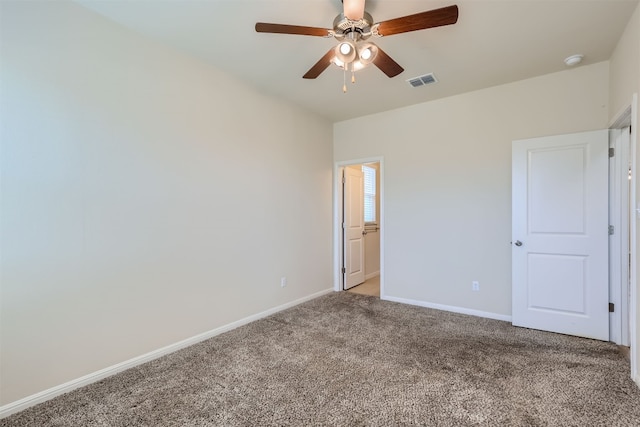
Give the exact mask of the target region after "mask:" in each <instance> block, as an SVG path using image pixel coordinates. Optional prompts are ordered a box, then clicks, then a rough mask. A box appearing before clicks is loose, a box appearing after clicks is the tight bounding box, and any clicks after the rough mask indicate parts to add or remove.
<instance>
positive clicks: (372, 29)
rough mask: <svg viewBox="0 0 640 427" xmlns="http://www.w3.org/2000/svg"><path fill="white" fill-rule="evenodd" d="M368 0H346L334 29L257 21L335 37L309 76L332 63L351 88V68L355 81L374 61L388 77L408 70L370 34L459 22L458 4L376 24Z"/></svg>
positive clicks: (281, 30) (273, 28)
mask: <svg viewBox="0 0 640 427" xmlns="http://www.w3.org/2000/svg"><path fill="white" fill-rule="evenodd" d="M364 9H365V0H343V12H342V13H341V14H339V15H338V16H336V18H335V19H334V20H333V29H324V28H317V27H304V26H298V25H286V24H270V23H264V22H258V23H256V27H255V28H256V31H257V32H259V33H277V34H295V35H307V36H320V37H327V38H331V37H333V38H335V39H336V40H338V45H337V46H335V47H333V48H331V49H330V50H329V51H328V52H327V53H326V54H325V55H324V56H323V57H322V58H320V60H319V61H318V62H317V63H316V64H315V65H314V66H313V67H311V68H310V69H309V71H307V72H306V74H305V75H304V76H302V77H303V78H305V79H315V78H317V77H318V76H319V75H320V74H321V73H322V72H323V71H324V70H326V69H327V67H329V65H331V64H334V65H336V66H337V67H339V68H342V69H343V72H344V80H345V83H344V85H343V88H342V89H343V92H346V91H347V86H346V73H347V71H351V75H352V77H351V81H352V82H354V83H355V74H354V73H355V71H357V70H360V69H362V68H365V67H366V66H368V65H370V64H374V65H375V66H376V67H378V68H379V69H380V70H381V71H382V72H383V73H385V74H386V75H387V76H388V77H395V76H397V75H398V74H400V73H402V72H403V71H404V68H402V67H401V66H400V65H399V64H398V63H397V62H395V61H394V60H393V59H392V58H391V57H390V56H389V55H387V54H386V53H385V52H384V51H383V50H382V49H380V47H379V46H377V45H375V44H374V43H372V42H369V41H367V39H368V38H370V37H372V36H373V37H383V36H390V35H394V34H401V33H407V32H410V31H418V30H424V29H427V28H434V27H440V26H444V25H452V24H455V23H456V22H457V21H458V6H456V5H453V6H447V7H443V8H440V9H435V10H430V11H426V12H421V13H417V14H414V15H409V16H404V17H401V18H395V19H391V20H388V21H382V22H378V23H374V20H373V18H372V17H371V15H370V14H368V13H367V12H366V11H365V10H364Z"/></svg>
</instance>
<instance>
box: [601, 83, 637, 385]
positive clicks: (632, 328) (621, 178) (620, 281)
mask: <svg viewBox="0 0 640 427" xmlns="http://www.w3.org/2000/svg"><path fill="white" fill-rule="evenodd" d="M637 116H638V95H637V94H634V95H633V97H632V100H631V104H630V105H629V106H628V107H627V108H626V109H625V110H624V111H623V112H622V113H621V114H620V115H619V116H618V117H617V119H616V120H615V121H614V122H613V124H612V125H611V126H610V127H609V129H610V141H611V144H612V146H611V148H613V149H614V150H613V153H612V154H614V159H615V157H616V155H617V154H621V156H620V157H619V159H618V160H617V161H614V162H612V163H611V164H610V166H611V169H612V172H611V175H610V178H611V181H612V182H613V183H612V185H618V186H619V187H620V188H619V189H617V190H616V191H611V199H610V218H611V221H612V225H613V226H614V230H613V231H614V234H613V236H616V233H615V226H616V224H618V225H619V226H620V227H621V228H622V229H621V233H619V234H618V237H617V238H614V239H613V240H612V242H611V243H610V248H611V255H612V257H611V260H610V267H611V276H610V279H611V280H610V283H609V286H610V287H609V289H610V297H611V298H612V299H611V300H610V301H612V302H613V303H614V306H613V307H611V308H613V313H611V318H610V327H611V334H610V336H611V338H610V341H613V342H614V343H616V344H618V345H621V346H622V348H626V349H628V350H627V351H628V352H627V353H626V354H628V355H629V359H630V362H631V363H630V365H631V378H632V379H633V380H634V381H635V382H636V384H640V377H639V376H638V364H637V360H638V353H637V335H636V333H637V331H636V327H637V326H636V325H637V304H638V282H637V256H638V255H637V242H636V233H637V226H636V225H637V221H638V218H640V205H638V201H637V199H636V191H637V190H636V185H637V184H636V182H637V179H638V178H637V165H636V150H637V147H636V140H637V125H638V123H637V120H636V118H637ZM625 156H626V159H625ZM625 172H626V174H625ZM625 175H626V176H625ZM625 186H626V188H625ZM616 198H617V199H616ZM625 227H626V230H625V229H624V228H625ZM613 236H612V237H613ZM617 304H619V305H620V306H619V307H618V306H617Z"/></svg>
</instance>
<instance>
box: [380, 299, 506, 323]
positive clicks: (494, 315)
mask: <svg viewBox="0 0 640 427" xmlns="http://www.w3.org/2000/svg"><path fill="white" fill-rule="evenodd" d="M381 299H383V300H386V301H393V302H399V303H402V304H409V305H417V306H419V307H426V308H435V309H436V310H442V311H450V312H453V313H460V314H468V315H470V316H477V317H485V318H487V319H495V320H504V321H505V322H511V316H507V315H504V314H497V313H491V312H489V311H480V310H473V309H470V308H464V307H456V306H453V305H443V304H435V303H432V302H427V301H420V300H414V299H407V298H398V297H391V296H388V295H384V296H382V297H381Z"/></svg>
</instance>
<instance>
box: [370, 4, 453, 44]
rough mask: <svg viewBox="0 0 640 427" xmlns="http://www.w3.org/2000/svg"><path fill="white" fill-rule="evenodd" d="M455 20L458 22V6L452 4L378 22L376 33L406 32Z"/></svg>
mask: <svg viewBox="0 0 640 427" xmlns="http://www.w3.org/2000/svg"><path fill="white" fill-rule="evenodd" d="M456 22H458V6H456V5H453V6H447V7H443V8H440V9H434V10H429V11H427V12H421V13H416V14H415V15H409V16H403V17H402V18H396V19H390V20H388V21H383V22H380V24H379V26H378V33H379V34H380V35H382V36H391V35H393V34H400V33H408V32H409V31H417V30H424V29H426V28H433V27H441V26H443V25H451V24H455V23H456Z"/></svg>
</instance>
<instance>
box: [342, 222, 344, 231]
mask: <svg viewBox="0 0 640 427" xmlns="http://www.w3.org/2000/svg"><path fill="white" fill-rule="evenodd" d="M342 229H343V230H344V222H343V223H342Z"/></svg>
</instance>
